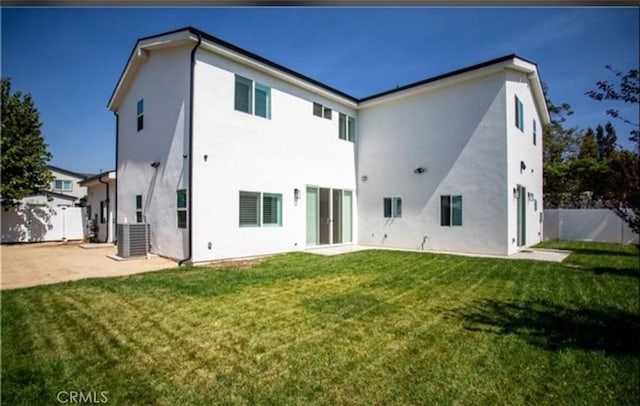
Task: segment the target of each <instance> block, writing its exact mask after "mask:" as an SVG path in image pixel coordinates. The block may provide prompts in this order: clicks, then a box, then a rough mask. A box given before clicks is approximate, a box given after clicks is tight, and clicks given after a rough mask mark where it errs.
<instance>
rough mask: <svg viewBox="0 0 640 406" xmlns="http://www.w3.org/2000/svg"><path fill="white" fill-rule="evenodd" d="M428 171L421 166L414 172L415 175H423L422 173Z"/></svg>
mask: <svg viewBox="0 0 640 406" xmlns="http://www.w3.org/2000/svg"><path fill="white" fill-rule="evenodd" d="M426 171H427V170H426V169H425V168H423V167H422V166H420V167H418V168H416V169H414V170H413V173H416V174H421V173H425V172H426Z"/></svg>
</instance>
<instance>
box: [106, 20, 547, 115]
mask: <svg viewBox="0 0 640 406" xmlns="http://www.w3.org/2000/svg"><path fill="white" fill-rule="evenodd" d="M183 31H188V32H189V33H191V34H193V35H196V36H197V35H200V36H202V38H204V39H206V40H207V41H209V42H212V43H214V44H216V45H219V46H222V47H224V48H227V49H229V50H231V51H233V52H237V53H239V54H241V55H244V56H246V57H248V58H251V59H253V60H255V61H258V62H260V63H263V64H265V65H268V66H271V67H272V68H275V69H277V70H279V71H282V72H285V73H287V74H289V75H291V76H294V77H297V78H299V79H302V80H304V81H305V82H308V83H311V84H313V85H315V86H318V87H320V88H323V89H325V90H328V91H329V92H331V93H334V94H336V95H338V96H341V97H344V98H346V99H348V100H350V101H353V102H355V103H362V102H365V101H368V100H372V99H375V98H378V97H382V96H387V95H389V94H392V93H396V92H401V91H403V90H407V89H410V88H413V87H417V86H421V85H424V84H427V83H431V82H436V81H438V80H442V79H446V78H449V77H452V76H456V75H460V74H463V73H467V72H470V71H474V70H477V69H481V68H484V67H487V66H490V65H494V64H498V63H501V62H506V61H509V60H511V59H514V58H517V59H520V60H522V61H524V62H527V63H530V64H532V65H535V66H536V69H537V64H536V63H534V62H531V61H529V60H527V59H525V58H521V57H519V56H518V55H516V54H510V55H506V56H502V57H500V58H496V59H492V60H490V61H486V62H482V63H479V64H476V65H472V66H468V67H466V68H462V69H458V70H455V71H452V72H448V73H444V74H441V75H438V76H433V77H430V78H427V79H423V80H420V81H418V82H413V83H410V84H407V85H404V86H400V87H398V88H395V89H390V90H387V91H384V92H380V93H376V94H373V95H371V96H366V97H364V98H362V99H358V98H357V97H354V96H351V95H349V94H347V93H345V92H342V91H340V90H337V89H335V88H333V87H331V86H328V85H325V84H324V83H321V82H319V81H317V80H315V79H312V78H310V77H308V76H305V75H303V74H301V73H298V72H296V71H294V70H291V69H289V68H287V67H285V66H282V65H280V64H278V63H275V62H273V61H270V60H268V59H266V58H263V57H261V56H259V55H256V54H254V53H253V52H249V51H247V50H245V49H243V48H240V47H238V46H236V45H233V44H231V43H229V42H227V41H224V40H222V39H220V38H218V37H215V36H213V35H211V34H208V33H206V32H204V31H201V30H199V29H197V28H194V27H183V28H179V29H177V30H172V31H167V32H164V33H162V34H156V35H152V36H148V37H143V38H140V39H138V41H137V42H136V45H135V46H134V48H133V50H132V51H131V54H130V55H129V59H128V62H127V64H126V65H125V67H124V69H123V70H122V73H121V74H120V78H119V79H118V82H117V84H116V87H115V89H113V92H112V94H111V98H110V99H109V104H110V103H111V100H113V97H114V96H115V93H116V90H117V89H118V85H120V83H121V81H122V78H123V76H124V74H125V72H126V70H127V66H128V64H129V61H131V58H132V57H133V55H134V53H135V51H136V49H137V47H138V44H139V43H140V42H142V41H146V40H150V39H153V38H159V37H163V36H165V35H171V34H176V33H178V32H183Z"/></svg>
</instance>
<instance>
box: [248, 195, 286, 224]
mask: <svg viewBox="0 0 640 406" xmlns="http://www.w3.org/2000/svg"><path fill="white" fill-rule="evenodd" d="M261 208H262V210H261ZM239 211H240V227H260V226H281V225H282V195H281V194H278V193H260V192H240V210H239Z"/></svg>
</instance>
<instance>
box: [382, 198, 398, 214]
mask: <svg viewBox="0 0 640 406" xmlns="http://www.w3.org/2000/svg"><path fill="white" fill-rule="evenodd" d="M383 205H384V217H385V218H394V217H402V199H401V198H399V197H385V198H384V199H383Z"/></svg>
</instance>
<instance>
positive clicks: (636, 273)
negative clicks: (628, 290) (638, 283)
mask: <svg viewBox="0 0 640 406" xmlns="http://www.w3.org/2000/svg"><path fill="white" fill-rule="evenodd" d="M586 269H587V270H588V271H591V272H593V273H594V274H596V275H602V274H608V275H618V276H629V277H632V278H640V270H639V269H633V268H611V267H605V266H598V267H591V268H586Z"/></svg>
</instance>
